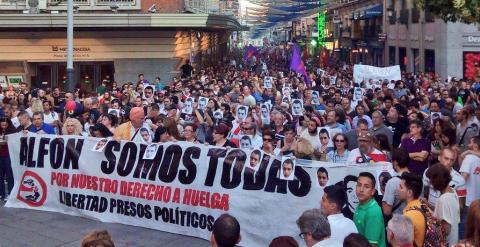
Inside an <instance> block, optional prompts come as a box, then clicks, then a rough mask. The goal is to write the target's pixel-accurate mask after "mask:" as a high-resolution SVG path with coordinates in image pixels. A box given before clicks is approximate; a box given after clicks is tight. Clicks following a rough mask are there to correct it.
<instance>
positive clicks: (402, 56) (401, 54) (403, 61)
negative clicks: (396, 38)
mask: <svg viewBox="0 0 480 247" xmlns="http://www.w3.org/2000/svg"><path fill="white" fill-rule="evenodd" d="M398 63H399V64H400V69H401V70H402V71H406V70H407V64H408V59H407V48H405V47H399V48H398Z"/></svg>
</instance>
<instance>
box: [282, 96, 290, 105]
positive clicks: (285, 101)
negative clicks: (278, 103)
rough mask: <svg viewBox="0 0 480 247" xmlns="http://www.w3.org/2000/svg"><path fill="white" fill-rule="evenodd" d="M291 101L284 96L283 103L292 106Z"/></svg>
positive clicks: (288, 97)
mask: <svg viewBox="0 0 480 247" xmlns="http://www.w3.org/2000/svg"><path fill="white" fill-rule="evenodd" d="M290 100H291V99H290V96H283V98H282V102H284V103H287V104H290Z"/></svg>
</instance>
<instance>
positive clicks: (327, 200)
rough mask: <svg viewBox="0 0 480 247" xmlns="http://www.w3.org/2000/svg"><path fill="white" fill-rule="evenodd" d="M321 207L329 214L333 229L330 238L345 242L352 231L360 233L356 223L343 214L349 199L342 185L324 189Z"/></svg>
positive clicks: (328, 217) (325, 213)
mask: <svg viewBox="0 0 480 247" xmlns="http://www.w3.org/2000/svg"><path fill="white" fill-rule="evenodd" d="M323 191H324V193H323V196H322V199H321V201H320V209H321V210H322V213H323V214H324V215H326V216H327V219H328V222H329V223H330V227H331V230H332V235H331V236H330V238H332V239H335V240H336V241H338V242H343V240H344V239H345V237H346V236H348V235H349V234H350V233H358V230H357V227H356V226H355V223H353V221H352V220H351V219H348V218H346V217H345V216H343V214H342V208H343V206H344V205H345V203H346V201H347V195H346V194H345V190H344V189H343V187H342V186H340V185H329V186H327V187H325V188H324V189H323Z"/></svg>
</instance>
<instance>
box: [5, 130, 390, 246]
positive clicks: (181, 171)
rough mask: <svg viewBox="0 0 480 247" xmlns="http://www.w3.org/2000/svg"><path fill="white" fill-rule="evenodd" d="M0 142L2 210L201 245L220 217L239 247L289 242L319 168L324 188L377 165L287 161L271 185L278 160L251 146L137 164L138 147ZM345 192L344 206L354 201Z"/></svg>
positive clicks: (185, 148)
mask: <svg viewBox="0 0 480 247" xmlns="http://www.w3.org/2000/svg"><path fill="white" fill-rule="evenodd" d="M8 138H9V142H8V144H9V151H10V157H11V159H12V167H13V171H14V177H15V186H14V188H13V190H12V194H11V197H10V199H9V200H8V202H7V204H6V207H16V208H29V209H36V210H43V211H51V212H58V213H64V214H69V215H75V216H83V217H88V218H93V219H98V220H100V221H103V222H113V223H122V224H128V225H133V226H141V227H146V228H151V229H157V230H161V231H166V232H171V233H176V234H183V235H188V236H194V237H200V238H203V239H209V237H210V235H211V231H212V225H213V222H214V221H215V219H216V218H218V217H219V216H220V215H222V214H224V213H229V214H231V215H233V216H235V217H236V218H237V219H238V221H239V222H240V225H241V228H242V231H241V234H242V241H241V242H240V246H267V245H268V243H269V242H270V241H271V240H272V239H273V238H275V237H277V236H282V235H288V236H297V235H298V229H297V226H296V224H295V221H296V219H297V218H298V217H299V216H300V215H301V213H302V212H303V211H304V210H306V209H310V208H318V207H319V202H320V199H321V197H322V194H323V190H321V189H320V188H318V186H316V185H314V183H318V180H317V174H316V173H317V170H318V169H319V167H324V168H325V169H323V170H327V171H328V174H327V177H328V178H327V180H330V181H327V182H328V183H329V184H334V183H336V182H339V181H343V182H345V181H346V184H347V185H348V186H350V187H352V186H353V187H352V188H355V187H354V186H355V183H356V182H354V181H353V180H352V177H355V176H357V175H358V174H359V173H360V172H361V171H370V172H371V173H372V174H378V171H379V170H381V169H385V168H384V166H380V165H377V166H365V167H360V166H354V167H347V166H345V165H342V164H332V163H324V162H312V161H302V160H298V159H297V160H296V162H295V166H294V167H293V171H292V172H293V175H292V176H293V177H292V180H288V181H287V180H283V179H280V176H281V174H280V172H281V171H282V168H281V161H282V158H281V157H273V156H270V155H268V154H265V153H263V152H261V151H260V150H253V151H252V150H250V149H245V150H243V149H225V148H219V147H214V146H206V145H201V144H199V145H194V144H192V143H187V142H175V143H163V144H159V145H158V146H157V147H156V153H154V154H151V155H152V156H154V157H153V159H144V158H143V157H144V154H145V152H146V150H147V147H148V146H147V145H145V144H140V143H135V142H126V141H122V142H119V141H116V140H109V141H108V142H107V143H106V144H105V147H104V149H103V152H94V151H92V150H93V149H94V146H95V145H96V144H97V143H98V141H99V139H96V138H85V137H81V136H55V135H36V134H28V135H26V134H23V133H17V134H13V135H10V136H9V137H8ZM252 154H253V155H252ZM148 156H150V154H149V155H148ZM352 181H353V182H352ZM355 181H356V180H355ZM323 183H326V182H325V181H323ZM377 184H378V183H377ZM350 187H349V191H350V194H348V198H349V199H350V198H351V201H349V203H348V206H346V209H345V210H352V209H354V208H355V207H356V204H355V203H358V200H356V199H355V196H354V193H353V194H352V193H351V190H352V188H350ZM297 240H298V241H299V242H300V241H301V239H298V237H297Z"/></svg>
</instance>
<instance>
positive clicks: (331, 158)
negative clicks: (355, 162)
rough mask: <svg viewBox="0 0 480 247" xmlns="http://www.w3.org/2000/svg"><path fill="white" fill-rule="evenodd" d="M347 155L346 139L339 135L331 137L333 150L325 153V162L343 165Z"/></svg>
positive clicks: (348, 152)
mask: <svg viewBox="0 0 480 247" xmlns="http://www.w3.org/2000/svg"><path fill="white" fill-rule="evenodd" d="M349 155H350V151H348V139H347V137H346V136H345V135H344V134H340V133H339V134H336V135H335V136H333V150H331V151H330V152H328V153H327V161H328V162H333V163H343V164H345V163H347V159H348V156H349Z"/></svg>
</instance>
